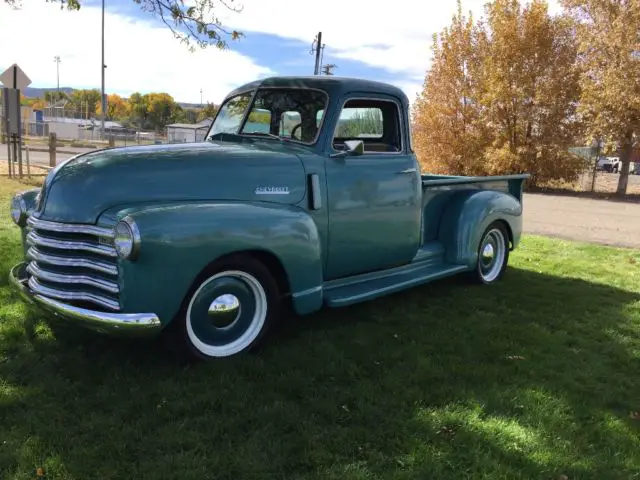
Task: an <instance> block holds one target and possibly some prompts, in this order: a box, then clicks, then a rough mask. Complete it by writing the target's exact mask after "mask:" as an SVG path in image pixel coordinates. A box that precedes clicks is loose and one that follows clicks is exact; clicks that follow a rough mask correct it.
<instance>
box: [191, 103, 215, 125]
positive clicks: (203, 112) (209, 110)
mask: <svg viewBox="0 0 640 480" xmlns="http://www.w3.org/2000/svg"><path fill="white" fill-rule="evenodd" d="M218 108H219V107H218V106H217V105H215V104H213V103H209V102H207V104H206V105H205V106H204V107H203V108H201V109H200V110H199V111H198V117H197V119H196V121H198V122H200V121H202V120H204V119H205V118H213V117H215V115H216V113H217V112H218Z"/></svg>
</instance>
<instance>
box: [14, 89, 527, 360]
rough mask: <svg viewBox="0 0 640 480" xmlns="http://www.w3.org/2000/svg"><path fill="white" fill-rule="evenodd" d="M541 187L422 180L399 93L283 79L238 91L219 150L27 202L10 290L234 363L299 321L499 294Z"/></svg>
mask: <svg viewBox="0 0 640 480" xmlns="http://www.w3.org/2000/svg"><path fill="white" fill-rule="evenodd" d="M527 177H528V175H526V174H516V175H508V176H494V177H460V176H439V175H428V174H422V173H421V171H420V167H419V164H418V161H417V160H416V156H415V154H414V152H413V149H412V144H411V132H410V118H409V103H408V99H407V97H406V95H405V94H404V93H403V92H402V91H401V90H399V89H398V88H395V87H393V86H391V85H387V84H384V83H379V82H373V81H366V80H360V79H349V78H337V77H331V76H314V77H274V78H267V79H264V80H260V81H254V82H251V83H248V84H246V85H243V86H241V87H239V88H237V89H236V90H234V91H232V92H231V93H230V94H229V95H228V96H227V97H226V99H225V100H224V102H223V103H222V105H221V108H220V109H219V112H218V113H217V115H216V117H215V119H214V121H213V123H212V125H211V127H210V130H209V131H208V132H207V135H206V137H205V139H204V140H203V141H202V142H198V143H185V144H170V145H153V146H134V147H124V148H111V149H103V150H97V151H93V152H90V153H86V154H81V155H77V156H75V157H73V158H70V159H69V160H67V161H65V162H63V163H61V164H60V165H58V166H56V168H54V169H53V170H52V171H51V172H50V173H49V174H48V175H47V177H46V180H45V181H44V183H43V186H42V188H41V189H35V190H30V191H26V192H23V193H21V194H18V195H16V196H15V198H14V199H13V201H12V205H11V215H12V216H13V219H14V221H15V222H16V224H17V225H18V226H19V227H20V229H21V232H22V238H23V244H24V254H25V259H24V262H22V263H20V264H18V265H16V266H15V267H13V268H12V269H11V272H10V274H9V277H10V281H11V283H12V285H13V286H14V287H15V288H16V289H17V290H18V291H19V292H20V293H21V294H22V295H23V297H24V298H25V299H27V300H28V301H29V302H31V303H32V304H34V305H36V306H38V307H41V308H42V309H43V310H44V311H45V312H46V313H47V314H48V316H49V317H50V318H51V319H54V318H55V317H59V319H60V320H62V321H63V322H66V323H70V324H78V325H80V324H82V325H85V326H88V327H92V328H94V329H97V330H99V331H103V332H121V333H132V334H133V333H156V332H162V333H163V335H166V337H167V338H168V339H169V340H170V341H172V342H173V343H174V345H177V346H179V347H180V349H179V350H180V351H182V352H184V353H185V354H187V357H188V358H192V359H213V358H219V357H229V356H233V355H236V354H239V353H241V352H245V351H247V350H250V349H252V348H254V347H255V346H256V345H258V344H259V343H260V342H261V341H262V340H263V339H264V338H265V333H266V332H267V330H268V329H269V327H270V326H272V325H273V323H274V322H275V321H276V320H277V319H278V318H279V317H281V316H282V311H284V310H292V311H293V312H294V313H296V314H297V315H298V316H302V315H305V314H310V313H312V312H316V311H318V310H319V309H321V308H323V307H342V306H345V305H351V304H354V303H357V302H362V301H366V300H370V299H374V298H376V297H380V296H382V295H387V294H390V293H393V292H398V291H400V290H403V289H407V288H409V287H415V286H417V285H420V284H424V283H426V282H429V281H433V280H437V279H440V278H443V277H447V276H450V275H455V274H464V275H467V276H470V277H471V278H473V279H475V280H476V281H478V282H480V283H484V284H491V283H493V282H495V281H497V280H498V279H500V277H501V276H502V274H503V272H504V270H505V267H506V266H507V262H508V259H509V252H510V251H511V250H512V249H514V248H515V247H516V246H517V245H518V242H519V240H520V235H521V230H522V192H523V182H524V181H525V179H526V178H527ZM469 313H470V314H472V313H473V312H469Z"/></svg>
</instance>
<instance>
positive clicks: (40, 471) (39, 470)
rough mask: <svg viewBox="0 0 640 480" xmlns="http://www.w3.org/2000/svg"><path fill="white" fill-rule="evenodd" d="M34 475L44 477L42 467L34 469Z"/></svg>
mask: <svg viewBox="0 0 640 480" xmlns="http://www.w3.org/2000/svg"><path fill="white" fill-rule="evenodd" d="M36 476H38V477H44V469H43V468H42V467H38V468H37V469H36Z"/></svg>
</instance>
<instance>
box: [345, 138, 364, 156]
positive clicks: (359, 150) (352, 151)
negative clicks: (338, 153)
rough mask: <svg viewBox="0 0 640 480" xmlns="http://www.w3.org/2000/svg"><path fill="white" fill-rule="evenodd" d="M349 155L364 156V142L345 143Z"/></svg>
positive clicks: (351, 141) (348, 141) (349, 141)
mask: <svg viewBox="0 0 640 480" xmlns="http://www.w3.org/2000/svg"><path fill="white" fill-rule="evenodd" d="M344 145H345V147H347V153H348V154H349V155H362V154H363V153H364V142H363V141H362V140H347V141H346V142H344Z"/></svg>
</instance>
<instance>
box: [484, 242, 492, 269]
mask: <svg viewBox="0 0 640 480" xmlns="http://www.w3.org/2000/svg"><path fill="white" fill-rule="evenodd" d="M493 256H494V251H493V245H492V244H490V243H487V244H486V245H485V246H484V248H483V249H482V263H484V264H485V265H487V264H490V263H491V262H492V261H493Z"/></svg>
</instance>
